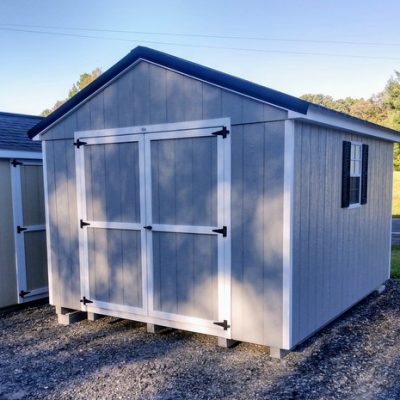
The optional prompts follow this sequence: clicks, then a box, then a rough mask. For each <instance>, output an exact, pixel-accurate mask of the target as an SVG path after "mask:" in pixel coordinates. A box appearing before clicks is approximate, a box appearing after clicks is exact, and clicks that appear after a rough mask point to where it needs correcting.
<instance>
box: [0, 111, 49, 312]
mask: <svg viewBox="0 0 400 400" xmlns="http://www.w3.org/2000/svg"><path fill="white" fill-rule="evenodd" d="M41 120H42V117H38V116H33V115H23V114H13V113H6V112H0V187H1V191H0V221H1V223H0V277H1V279H0V308H1V307H7V306H12V305H15V304H18V303H24V302H26V301H30V300H36V299H39V298H41V297H45V296H47V292H48V289H47V262H46V241H45V213H44V190H43V168H42V153H41V146H40V143H37V142H34V141H32V140H30V139H29V138H28V136H27V132H28V130H29V129H30V128H32V127H33V126H34V125H36V124H37V123H38V122H40V121H41Z"/></svg>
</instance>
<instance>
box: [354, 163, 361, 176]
mask: <svg viewBox="0 0 400 400" xmlns="http://www.w3.org/2000/svg"><path fill="white" fill-rule="evenodd" d="M354 163H355V169H354V173H355V174H356V175H358V176H360V175H361V161H355V162H354Z"/></svg>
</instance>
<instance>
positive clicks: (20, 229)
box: [17, 225, 28, 233]
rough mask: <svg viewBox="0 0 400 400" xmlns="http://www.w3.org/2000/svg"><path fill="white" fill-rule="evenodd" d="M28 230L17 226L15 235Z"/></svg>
mask: <svg viewBox="0 0 400 400" xmlns="http://www.w3.org/2000/svg"><path fill="white" fill-rule="evenodd" d="M27 229H28V228H24V227H23V226H19V225H18V226H17V233H21V232H23V231H26V230H27Z"/></svg>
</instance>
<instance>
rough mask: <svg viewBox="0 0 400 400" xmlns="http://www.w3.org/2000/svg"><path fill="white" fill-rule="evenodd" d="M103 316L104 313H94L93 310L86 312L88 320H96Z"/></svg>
mask: <svg viewBox="0 0 400 400" xmlns="http://www.w3.org/2000/svg"><path fill="white" fill-rule="evenodd" d="M104 317H105V316H104V315H101V314H96V313H93V312H88V313H87V319H88V320H89V321H97V320H98V319H102V318H104Z"/></svg>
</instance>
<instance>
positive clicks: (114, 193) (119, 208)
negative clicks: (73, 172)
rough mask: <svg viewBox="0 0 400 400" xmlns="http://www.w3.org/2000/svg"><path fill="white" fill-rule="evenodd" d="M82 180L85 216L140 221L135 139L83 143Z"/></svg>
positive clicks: (92, 218)
mask: <svg viewBox="0 0 400 400" xmlns="http://www.w3.org/2000/svg"><path fill="white" fill-rule="evenodd" d="M85 183H86V209H87V219H89V220H90V221H109V222H139V221H140V192H139V190H140V185H139V153H138V143H137V142H130V143H123V144H121V143H118V144H116V143H115V144H113V143H108V144H95V145H90V146H87V147H86V148H85ZM128 199H129V201H128Z"/></svg>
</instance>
